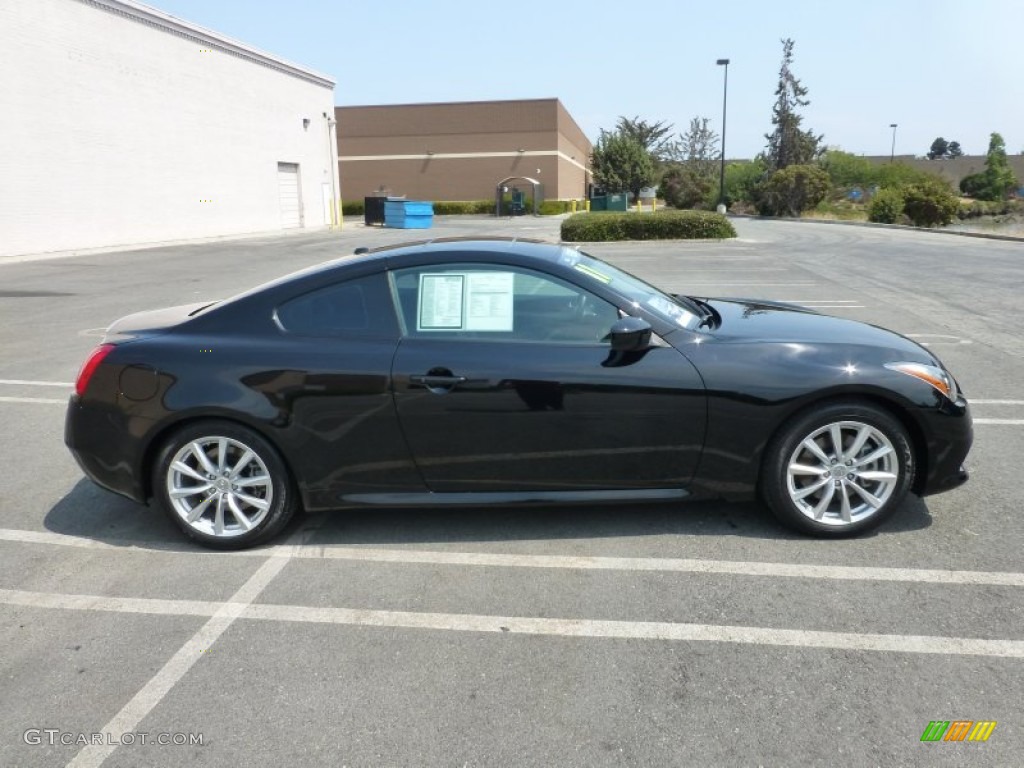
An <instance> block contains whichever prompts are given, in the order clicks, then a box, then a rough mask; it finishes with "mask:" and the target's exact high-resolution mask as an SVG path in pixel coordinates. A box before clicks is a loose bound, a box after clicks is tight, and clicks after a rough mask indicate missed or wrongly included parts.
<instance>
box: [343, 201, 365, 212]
mask: <svg viewBox="0 0 1024 768" xmlns="http://www.w3.org/2000/svg"><path fill="white" fill-rule="evenodd" d="M364 211H365V209H364V207H363V201H362V200H348V201H345V200H342V201H341V215H342V216H362V215H363V213H364Z"/></svg>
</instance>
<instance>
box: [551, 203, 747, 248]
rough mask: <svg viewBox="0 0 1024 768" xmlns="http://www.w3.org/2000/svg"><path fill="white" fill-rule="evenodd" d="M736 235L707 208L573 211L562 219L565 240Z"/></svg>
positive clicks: (723, 220) (730, 226) (670, 238)
mask: <svg viewBox="0 0 1024 768" xmlns="http://www.w3.org/2000/svg"><path fill="white" fill-rule="evenodd" d="M726 237H736V230H735V229H733V226H732V224H731V223H730V222H729V220H728V219H727V218H725V216H722V215H721V214H718V213H712V212H711V211H659V212H657V213H603V212H602V213H577V214H576V215H575V216H570V217H569V218H567V219H566V220H565V221H563V222H562V240H564V241H566V242H604V241H609V240H702V239H722V238H726Z"/></svg>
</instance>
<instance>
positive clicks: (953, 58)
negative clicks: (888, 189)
mask: <svg viewBox="0 0 1024 768" xmlns="http://www.w3.org/2000/svg"><path fill="white" fill-rule="evenodd" d="M149 4H150V5H153V6H155V7H157V8H159V9H160V10H162V11H164V12H166V13H169V14H171V15H173V16H177V17H178V18H181V19H185V20H187V21H191V22H194V23H197V24H199V25H201V26H204V27H207V28H209V29H212V30H215V31H217V32H219V33H221V34H224V35H227V36H228V37H232V38H235V39H236V40H239V41H242V42H244V43H247V44H249V45H251V46H254V47H256V48H259V49H261V50H264V51H266V52H268V53H273V54H275V55H277V56H279V57H281V58H284V59H287V60H289V61H292V62H294V63H297V64H301V65H304V66H306V67H309V68H312V69H315V70H317V71H320V72H322V73H324V74H326V75H329V76H330V77H332V78H333V79H334V80H335V81H336V82H337V85H336V87H335V92H334V98H335V104H337V105H339V106H357V105H371V104H409V103H421V102H447V101H483V100H492V99H531V98H551V97H557V98H558V99H560V100H561V101H562V103H563V104H564V105H565V107H566V109H568V110H569V113H570V114H571V115H572V116H573V117H574V118H575V120H576V122H577V123H579V125H580V127H581V128H582V129H583V131H584V133H586V134H587V136H588V137H590V138H591V140H593V139H596V137H597V136H598V134H599V132H600V130H601V129H611V128H613V127H614V126H615V123H616V122H617V120H618V118H619V116H626V117H630V118H633V117H640V118H642V119H644V120H647V121H649V122H657V121H665V122H668V123H671V124H673V125H674V126H675V130H676V131H683V130H685V129H686V127H687V126H688V125H689V122H690V120H691V119H692V118H693V117H697V116H701V117H708V118H710V120H711V126H712V128H713V129H714V130H715V131H717V132H718V133H719V134H721V126H722V96H723V74H724V68H723V67H720V66H717V65H716V64H715V62H716V60H717V59H720V58H728V59H729V60H730V64H729V67H728V70H729V72H728V76H729V81H728V103H727V124H726V139H725V151H726V155H727V156H728V157H730V158H733V157H736V158H740V157H753V156H754V155H755V154H757V153H758V152H760V151H761V150H763V149H764V145H765V139H764V134H765V133H768V132H769V131H770V130H771V127H772V126H771V108H772V104H773V102H774V99H775V96H774V92H775V87H776V85H777V83H778V72H779V66H780V64H781V60H782V44H781V42H780V41H781V39H782V38H786V37H789V38H792V39H793V40H794V41H795V47H794V60H793V65H792V69H793V72H794V73H795V75H796V76H797V78H799V79H800V81H801V82H802V83H803V85H804V86H805V87H806V88H808V91H809V93H808V98H809V99H810V102H811V103H810V104H809V105H808V106H807V107H804V108H803V110H802V112H801V114H802V115H803V125H804V127H805V128H809V129H811V130H813V131H814V132H815V133H819V134H824V142H825V144H826V145H828V146H832V147H839V148H841V149H843V150H845V151H847V152H853V153H855V154H865V155H887V154H889V152H890V150H891V146H892V139H893V131H892V129H891V128H890V127H889V126H890V124H892V123H896V124H897V125H898V127H897V129H896V154H898V155H899V154H914V155H918V156H920V155H924V154H925V153H926V152H927V151H928V149H929V147H930V146H931V143H932V141H933V140H934V139H935V138H936V137H938V136H942V137H944V138H945V139H946V140H947V141H954V140H955V141H959V142H960V144H961V146H962V148H963V150H964V152H965V154H984V153H985V151H986V149H987V147H988V141H989V135H990V134H991V133H992V132H993V131H996V132H999V133H1001V134H1002V136H1003V138H1004V139H1005V140H1006V145H1007V147H1006V148H1007V151H1008V152H1010V153H1011V154H1016V153H1024V45H1022V41H1024V0H958V2H951V1H950V0H929V1H928V2H920V1H918V0H859V2H836V1H835V0H818V1H817V2H814V1H812V0H775V1H771V0H717V1H716V2H693V1H692V0H661V2H626V1H624V0H619V1H618V2H611V1H610V0H575V1H574V2H565V1H564V0H562V1H559V0H548V2H539V1H537V0H513V1H512V2H490V3H489V2H486V0H429V1H427V0H419V1H414V0H390V2H381V1H380V0H378V1H377V2H372V1H370V0H358V2H356V1H354V0H149Z"/></svg>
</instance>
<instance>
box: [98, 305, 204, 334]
mask: <svg viewBox="0 0 1024 768" xmlns="http://www.w3.org/2000/svg"><path fill="white" fill-rule="evenodd" d="M208 306H210V302H209V301H202V302H198V303H196V304H182V305H180V306H177V307H165V308H163V309H153V310H148V311H146V312H135V313H134V314H131V315H125V316H124V317H122V318H120V319H119V320H115V321H114V322H113V323H112V324H111V326H110V327H109V328H107V334H106V341H113V340H116V339H117V338H122V339H123V338H131V337H139V336H151V335H154V334H157V333H163V332H164V331H167V330H170V329H171V328H173V327H175V326H177V325H180V324H181V323H184V322H186V321H188V320H190V319H191V317H190V316H191V314H192V313H193V312H196V311H197V310H200V309H202V308H203V307H208Z"/></svg>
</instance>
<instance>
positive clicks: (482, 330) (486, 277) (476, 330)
mask: <svg viewBox="0 0 1024 768" xmlns="http://www.w3.org/2000/svg"><path fill="white" fill-rule="evenodd" d="M391 277H392V283H393V286H394V291H395V296H396V298H397V300H398V304H399V307H400V308H401V309H400V311H401V315H402V321H403V325H404V330H405V333H406V334H407V335H411V336H419V337H431V336H433V337H448V338H462V339H491V340H509V341H548V342H565V343H581V342H595V343H596V342H600V341H602V340H603V339H604V337H605V336H606V335H607V334H608V331H609V329H610V328H611V326H612V324H613V323H614V322H615V321H616V320H618V318H619V312H618V310H617V309H616V308H615V307H614V306H613V305H611V304H609V303H608V302H607V301H605V300H604V299H601V298H599V297H597V296H595V295H594V294H592V293H589V292H588V291H584V290H582V289H580V288H578V287H577V286H574V285H571V284H570V283H566V282H564V281H562V280H559V279H557V278H554V277H551V276H550V275H544V274H541V273H538V272H533V271H531V270H526V269H522V268H519V267H509V266H504V265H496V264H472V263H467V264H458V265H445V266H443V267H437V266H423V267H413V268H411V269H403V270H397V271H395V272H393V273H391Z"/></svg>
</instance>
